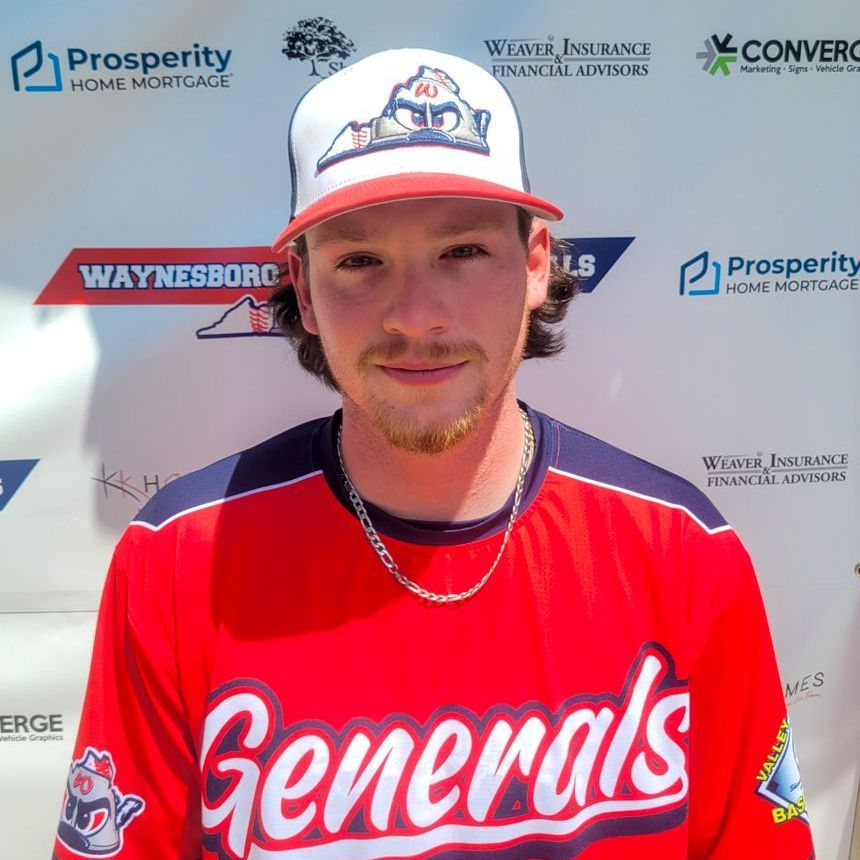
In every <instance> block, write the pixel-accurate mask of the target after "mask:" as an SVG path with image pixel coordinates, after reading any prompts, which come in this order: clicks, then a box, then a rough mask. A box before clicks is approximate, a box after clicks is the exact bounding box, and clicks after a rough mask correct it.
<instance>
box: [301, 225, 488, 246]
mask: <svg viewBox="0 0 860 860" xmlns="http://www.w3.org/2000/svg"><path fill="white" fill-rule="evenodd" d="M503 227H504V222H503V221H501V220H499V219H497V218H485V219H483V220H480V221H475V220H474V219H473V220H469V221H462V222H460V221H452V222H450V223H447V224H442V225H441V226H440V227H438V228H436V229H435V230H431V231H430V238H431V239H448V238H450V237H452V236H463V235H468V234H469V233H479V232H482V231H484V230H501V229H503ZM386 235H387V233H386V232H385V231H383V232H380V233H374V234H372V235H371V234H370V233H367V232H365V231H364V230H362V229H361V228H360V227H358V226H355V227H351V226H349V225H345V224H338V225H320V228H319V235H318V236H317V237H316V238H315V239H314V241H313V242H312V243H311V248H313V249H314V250H315V251H317V250H319V249H320V248H322V247H323V246H325V245H333V244H338V243H350V242H358V243H362V242H370V241H372V240H373V239H384V238H385V236H386Z"/></svg>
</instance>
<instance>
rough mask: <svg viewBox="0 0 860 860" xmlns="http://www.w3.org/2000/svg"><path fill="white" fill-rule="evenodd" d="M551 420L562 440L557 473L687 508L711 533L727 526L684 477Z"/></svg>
mask: <svg viewBox="0 0 860 860" xmlns="http://www.w3.org/2000/svg"><path fill="white" fill-rule="evenodd" d="M548 421H549V425H550V427H551V428H552V430H553V431H556V432H557V433H558V437H559V445H558V452H557V457H556V462H555V463H552V464H551V466H552V467H553V468H555V469H557V470H558V471H561V472H566V473H568V474H570V475H574V476H576V477H579V478H584V479H585V480H587V481H593V482H596V483H599V484H604V485H606V486H608V487H612V488H615V489H618V490H621V491H622V492H627V493H635V494H636V495H639V496H646V497H648V498H651V499H654V500H656V501H658V502H661V503H663V504H668V505H672V506H673V507H680V508H684V509H685V510H687V511H688V512H689V513H690V514H691V515H692V516H693V517H694V518H695V519H697V520H698V521H699V522H700V523H701V524H702V525H703V526H704V527H705V528H706V529H707V530H708V531H713V530H714V529H719V528H724V527H725V526H726V521H725V519H724V518H723V516H722V514H720V512H719V511H718V510H717V509H716V508H715V507H714V505H713V503H712V502H711V500H710V499H709V498H708V497H707V496H706V495H705V494H704V493H703V492H702V491H701V490H700V489H699V488H698V487H696V486H694V485H693V484H691V483H690V482H689V481H687V480H685V479H684V478H681V477H679V476H678V475H675V474H673V473H672V472H668V471H666V470H665V469H661V468H660V467H659V466H655V465H654V464H653V463H649V462H647V461H646V460H642V459H640V458H639V457H635V456H634V455H633V454H628V453H627V452H626V451H622V450H621V449H620V448H616V447H615V446H613V445H610V444H608V443H607V442H602V441H601V440H600V439H595V437H594V436H589V435H588V434H587V433H583V432H582V431H580V430H576V429H575V428H573V427H568V426H567V425H566V424H562V423H561V422H560V421H556V420H555V419H554V418H549V419H548Z"/></svg>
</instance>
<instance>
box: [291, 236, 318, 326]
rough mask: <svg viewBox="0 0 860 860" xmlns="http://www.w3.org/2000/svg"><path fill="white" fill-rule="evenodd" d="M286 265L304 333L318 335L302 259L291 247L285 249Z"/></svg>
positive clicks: (309, 288) (309, 287)
mask: <svg viewBox="0 0 860 860" xmlns="http://www.w3.org/2000/svg"><path fill="white" fill-rule="evenodd" d="M287 254H288V256H287V265H288V267H289V271H290V283H291V284H292V285H293V289H294V290H295V293H296V301H297V302H298V305H299V313H300V314H301V317H302V325H303V326H304V328H305V331H306V332H308V333H309V334H316V335H318V334H319V333H320V332H319V326H318V325H317V318H316V314H315V313H314V306H313V302H312V301H311V286H310V278H309V277H308V272H307V271H306V270H305V267H304V264H303V263H302V258H301V257H300V256H299V253H298V251H296V249H295V247H294V246H293V245H290V247H289V248H288V249H287Z"/></svg>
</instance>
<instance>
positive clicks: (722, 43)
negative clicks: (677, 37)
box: [696, 33, 860, 77]
mask: <svg viewBox="0 0 860 860" xmlns="http://www.w3.org/2000/svg"><path fill="white" fill-rule="evenodd" d="M733 40H734V36H733V35H732V34H731V33H726V35H725V36H718V35H717V34H716V33H714V34H713V35H712V36H710V38H708V39H705V41H704V47H705V50H704V51H699V52H698V53H697V54H696V58H697V59H699V60H704V62H703V63H702V70H703V71H705V72H707V73H708V74H709V75H711V76H715V75H716V74H717V73H718V72H719V73H720V74H721V75H722V77H727V76H728V75H729V74H731V69H732V67H734V68H737V69H738V70H739V71H740V72H741V73H742V74H754V75H755V74H760V73H769V74H775V75H780V74H782V72H783V71H785V72H787V73H789V74H792V75H803V74H807V73H825V74H826V73H830V74H833V73H837V74H838V73H852V72H853V73H856V72H860V38H856V39H809V38H805V39H796V38H795V39H782V38H763V39H760V38H755V39H747V40H745V41H742V42H741V43H740V46H737V45H735V44H733Z"/></svg>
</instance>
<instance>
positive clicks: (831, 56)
mask: <svg viewBox="0 0 860 860" xmlns="http://www.w3.org/2000/svg"><path fill="white" fill-rule="evenodd" d="M3 20H4V27H3V30H2V34H0V50H2V54H3V56H4V57H5V59H4V60H3V63H4V68H5V71H4V72H2V73H0V111H2V116H3V117H4V122H5V125H4V131H5V133H4V135H3V136H2V139H0V173H2V183H3V185H2V198H3V201H4V206H3V207H2V211H0V222H2V235H0V264H2V268H0V366H2V368H3V371H2V374H3V382H2V386H0V409H2V422H0V546H2V556H0V557H2V577H0V646H2V649H3V650H2V653H3V654H4V655H5V656H4V659H3V661H2V667H3V668H2V672H0V741H3V743H0V773H2V774H3V775H4V776H5V777H6V778H5V779H3V780H2V782H0V828H2V832H4V833H7V834H12V833H14V834H16V837H15V843H14V844H15V851H14V853H15V856H16V857H18V858H22V860H29V859H30V858H33V860H35V858H41V857H47V856H49V855H50V845H51V840H52V838H53V832H54V828H55V823H56V819H57V815H58V812H59V804H60V801H61V798H62V792H63V784H64V778H65V773H66V769H67V767H68V762H69V754H70V751H71V744H72V742H73V740H74V730H75V728H76V724H77V719H78V712H79V709H80V703H81V699H82V696H83V688H84V683H85V679H86V672H87V664H88V657H89V648H90V646H91V638H92V630H93V622H94V617H95V616H94V612H95V609H96V606H97V602H98V598H99V593H100V590H101V587H102V583H103V581H104V576H105V572H106V570H107V565H108V561H109V558H110V554H111V551H112V548H113V545H114V543H115V541H116V540H117V538H118V536H119V534H120V532H121V531H122V529H123V527H124V526H125V524H126V523H127V522H128V521H129V520H130V519H131V518H132V517H133V516H134V514H135V513H136V512H137V510H138V509H139V508H140V507H141V505H142V504H143V503H144V502H145V501H146V500H147V499H148V498H150V497H151V496H152V495H153V494H154V493H155V492H156V491H157V490H158V489H159V488H160V487H163V486H164V485H165V484H166V483H168V482H169V481H170V480H172V479H173V478H174V477H176V476H177V475H180V474H183V473H185V472H188V471H190V470H192V469H195V468H197V467H199V466H202V465H204V464H205V463H207V462H210V461H212V460H214V459H217V458H219V457H221V456H224V455H225V454H228V453H230V452H232V451H235V450H238V449H240V448H244V447H247V446H249V445H250V444H253V443H254V442H256V441H258V440H261V439H264V438H266V437H268V436H271V435H274V434H275V433H277V432H278V431H280V430H282V429H283V428H285V427H288V426H291V425H294V424H297V423H299V422H302V421H305V420H307V419H310V418H313V417H317V416H319V415H322V414H325V413H328V412H330V411H331V410H332V409H333V408H335V407H336V406H337V401H336V400H335V398H334V397H333V396H332V395H331V393H329V392H327V391H325V390H324V389H323V388H322V387H321V386H320V385H319V384H317V383H316V382H315V381H313V380H312V379H311V378H310V377H308V376H307V375H305V374H304V373H303V372H302V371H301V370H300V369H299V367H298V364H297V362H296V361H295V359H294V358H293V356H292V354H291V353H290V351H289V349H288V347H287V345H286V344H285V343H284V341H283V339H282V338H280V337H279V336H278V335H277V333H276V332H275V331H274V328H273V324H272V319H271V315H270V313H269V308H268V305H267V304H266V301H267V297H268V295H269V293H270V291H271V287H272V285H273V284H274V283H275V279H276V277H277V261H276V260H275V258H274V257H273V255H272V254H271V252H270V251H269V250H268V247H269V244H270V243H271V241H272V240H273V239H274V237H275V236H276V235H277V233H278V232H279V231H280V229H281V228H282V227H283V225H284V224H285V222H286V219H287V217H288V215H289V200H290V179H289V168H288V165H287V161H286V151H285V144H286V130H287V124H288V122H289V117H290V113H291V111H292V108H293V106H294V104H295V102H296V100H297V99H298V97H299V96H300V95H301V94H302V93H303V92H304V91H305V90H306V89H307V87H308V86H310V85H312V84H313V83H314V82H316V81H318V80H320V79H321V78H322V77H325V76H327V75H329V74H331V73H332V72H333V71H335V70H337V69H338V68H340V67H341V66H342V65H343V64H345V63H348V62H351V61H353V60H356V59H359V58H361V57H363V56H366V55H367V54H370V53H372V52H374V51H377V50H381V49H384V48H389V47H396V46H403V45H413V44H418V45H420V46H427V47H431V48H435V49H438V50H442V51H446V52H450V53H455V54H460V55H462V56H464V57H467V58H469V59H471V60H473V61H474V62H477V63H479V64H480V65H482V66H484V67H485V68H486V69H488V70H489V71H490V72H491V73H492V74H493V75H495V76H496V77H497V78H498V79H499V80H501V81H502V82H503V83H504V84H505V85H506V86H507V87H508V89H509V90H510V91H511V93H512V95H513V97H514V99H515V101H516V102H517V104H518V106H519V109H520V113H521V119H522V122H523V125H524V127H525V132H526V154H527V160H528V165H529V173H530V179H531V185H532V188H533V189H534V191H535V192H536V193H538V194H541V195H545V196H547V197H549V198H550V199H552V200H553V201H555V202H557V203H558V204H560V205H561V206H562V207H563V208H564V209H565V211H566V212H567V213H568V214H567V218H566V220H565V221H563V222H561V223H560V224H559V225H557V226H556V227H555V232H556V234H557V235H558V236H559V237H560V238H563V239H565V240H566V241H567V244H568V253H567V254H565V256H564V257H563V262H564V264H565V265H566V266H567V267H568V268H570V269H571V270H574V271H576V272H578V274H579V275H580V277H581V279H582V284H583V294H582V295H581V296H580V297H579V298H578V299H577V300H576V301H575V302H574V304H573V306H572V307H571V310H570V313H569V316H568V320H567V323H566V325H567V341H568V346H567V349H566V351H565V352H564V353H563V355H562V356H560V357H559V358H557V359H554V360H552V361H545V362H542V363H541V362H530V363H528V364H527V365H526V366H524V367H523V368H522V370H521V371H520V376H519V389H518V390H519V394H520V396H521V397H522V398H523V399H525V400H527V401H529V402H530V403H531V404H532V405H534V406H535V407H537V408H539V409H542V410H545V411H547V412H550V413H552V414H553V415H555V416H556V417H558V418H559V419H561V420H563V421H565V422H567V423H570V424H573V425H575V426H578V427H580V428H582V429H583V430H585V431H587V432H589V433H592V434H594V435H596V436H599V437H602V438H604V439H606V440H607V441H610V442H612V443H614V444H616V445H619V446H621V447H623V448H626V449H627V450H631V451H633V452H635V453H637V454H639V455H640V456H642V457H644V458H646V459H648V460H651V461H654V462H656V463H658V464H660V465H662V466H664V467H666V468H668V469H670V470H672V471H674V472H678V473H680V474H682V475H685V476H686V477H688V478H690V479H691V480H692V481H694V482H695V483H696V484H697V485H698V486H700V487H701V488H702V489H703V490H704V491H705V492H706V493H708V494H709V495H710V497H711V498H712V500H713V501H714V502H715V503H716V505H717V506H718V507H719V508H720V509H721V511H722V512H723V513H724V514H725V515H726V517H727V518H728V519H729V520H730V522H732V523H733V525H734V526H735V527H736V528H737V530H738V532H739V533H740V534H741V536H742V538H743V539H744V541H745V543H746V544H747V546H748V548H749V550H750V552H751V555H752V557H753V559H754V561H755V563H756V566H757V569H758V574H759V579H760V581H761V584H762V590H763V593H764V597H765V601H766V604H767V607H768V611H769V617H770V621H771V626H772V630H773V635H774V640H775V644H776V649H777V654H778V658H779V663H780V669H781V673H782V676H783V681H784V684H785V695H786V700H787V703H788V705H789V709H790V712H791V718H792V722H793V725H794V727H795V733H796V742H797V747H798V754H799V758H800V762H801V767H802V771H803V775H804V784H805V786H806V791H807V797H808V802H809V808H810V816H811V821H812V828H813V833H814V836H815V839H816V845H817V849H818V856H819V858H821V860H847V858H848V855H849V846H850V840H851V823H852V819H853V810H854V805H855V799H856V793H857V784H858V775H860V720H858V718H857V715H858V713H860V673H858V665H857V654H858V653H860V626H858V624H857V618H858V607H859V606H860V595H858V591H860V578H858V576H857V575H856V568H855V565H856V564H857V563H858V562H860V534H858V523H860V386H858V368H860V339H858V337H857V332H858V329H860V230H858V226H860V225H858V220H860V218H858V213H860V209H858V205H857V201H858V199H860V172H858V170H857V166H856V162H857V156H856V150H857V140H858V139H860V114H858V112H857V110H856V106H857V104H858V88H860V6H858V5H857V4H855V3H850V2H848V0H841V2H832V3H827V4H818V5H816V6H815V7H814V8H813V7H812V6H810V4H808V3H804V2H800V0H789V2H783V0H767V2H762V3H757V4H748V3H741V2H740V1H739V0H729V2H725V3H723V4H720V5H719V7H714V5H713V4H707V3H702V2H694V3H688V4H683V5H679V4H677V3H669V2H667V0H658V2H656V3H651V4H640V3H635V2H633V0H623V2H619V3H616V4H613V5H612V8H611V10H610V9H608V8H607V6H606V4H600V3H597V2H591V0H579V2H575V3H566V2H561V0H552V2H550V0H542V1H541V0H534V2H532V3H530V4H528V5H526V4H518V5H517V7H516V8H513V7H507V6H505V7H504V8H502V7H500V6H499V4H497V3H493V2H490V0H473V2H472V3H470V4H468V6H464V5H463V4H461V3H457V2H453V0H439V2H436V3H434V4H432V5H431V6H426V7H423V8H422V7H415V6H407V7H404V4H402V3H395V2H393V0H371V2H369V3H366V4H360V5H356V4H354V3H349V2H346V0H317V2H294V3H289V4H284V3H276V2H273V0H261V2H257V3H254V4H232V3H226V2H214V3H213V2H210V0H206V2H203V0H181V2H171V3H168V2H166V0H153V2H150V3H148V4H146V5H140V4H131V3H124V4H119V5H117V4H103V3H97V2H95V0H82V2H79V3H75V4H65V5H63V4H59V5H57V4H53V5H50V6H48V5H47V4H38V3H36V4H29V5H28V4H20V3H18V4H14V5H13V4H12V3H8V2H7V3H6V4H5V8H4V16H3ZM736 671H737V672H738V675H741V674H742V673H743V672H744V667H743V666H737V667H736Z"/></svg>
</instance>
